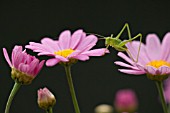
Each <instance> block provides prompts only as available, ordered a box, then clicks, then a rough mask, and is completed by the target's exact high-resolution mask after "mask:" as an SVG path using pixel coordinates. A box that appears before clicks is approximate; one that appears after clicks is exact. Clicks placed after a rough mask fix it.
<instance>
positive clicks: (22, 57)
mask: <svg viewBox="0 0 170 113" xmlns="http://www.w3.org/2000/svg"><path fill="white" fill-rule="evenodd" d="M3 53H4V56H5V59H6V61H7V62H8V64H9V66H10V67H11V68H12V72H11V73H12V77H13V78H14V79H17V81H18V82H22V83H23V82H24V83H25V84H27V83H30V82H31V81H32V79H33V78H35V77H36V76H37V74H38V73H39V71H40V70H41V68H42V67H43V65H44V60H43V61H41V62H39V60H38V59H37V58H36V57H34V56H31V55H29V54H27V53H26V51H25V50H24V51H22V46H15V47H14V49H13V51H12V56H11V60H10V59H9V56H8V53H7V50H6V49H5V48H3Z"/></svg>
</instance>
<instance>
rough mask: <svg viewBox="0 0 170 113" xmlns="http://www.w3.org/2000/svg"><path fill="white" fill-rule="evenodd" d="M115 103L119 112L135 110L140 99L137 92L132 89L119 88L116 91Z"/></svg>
mask: <svg viewBox="0 0 170 113" xmlns="http://www.w3.org/2000/svg"><path fill="white" fill-rule="evenodd" d="M114 105H115V109H116V111H117V112H118V113H122V112H130V113H131V112H135V110H137V107H138V101H137V97H136V95H135V92H133V91H132V90H130V89H126V90H119V91H118V92H117V93H116V96H115V101H114Z"/></svg>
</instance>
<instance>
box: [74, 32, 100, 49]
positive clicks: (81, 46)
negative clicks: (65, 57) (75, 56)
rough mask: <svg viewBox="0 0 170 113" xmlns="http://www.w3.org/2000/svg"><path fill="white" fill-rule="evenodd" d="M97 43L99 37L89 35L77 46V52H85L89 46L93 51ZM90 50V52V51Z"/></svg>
mask: <svg viewBox="0 0 170 113" xmlns="http://www.w3.org/2000/svg"><path fill="white" fill-rule="evenodd" d="M96 43H97V37H96V36H94V35H89V36H87V37H84V38H83V39H82V41H81V42H80V43H79V45H78V46H77V48H76V49H77V50H84V49H85V48H86V47H87V46H88V47H89V45H91V46H90V47H89V49H91V48H92V47H93V46H94V45H96ZM89 49H88V50H89Z"/></svg>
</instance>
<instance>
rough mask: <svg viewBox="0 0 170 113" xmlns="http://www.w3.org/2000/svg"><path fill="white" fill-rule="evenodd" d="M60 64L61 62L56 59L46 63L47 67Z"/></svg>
mask: <svg viewBox="0 0 170 113" xmlns="http://www.w3.org/2000/svg"><path fill="white" fill-rule="evenodd" d="M58 62H60V60H58V59H56V58H52V59H49V60H47V61H46V66H54V65H56V64H57V63H58Z"/></svg>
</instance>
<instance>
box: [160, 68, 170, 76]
mask: <svg viewBox="0 0 170 113" xmlns="http://www.w3.org/2000/svg"><path fill="white" fill-rule="evenodd" d="M158 70H159V72H160V74H161V75H163V74H169V72H170V67H168V66H161V67H159V68H158Z"/></svg>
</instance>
